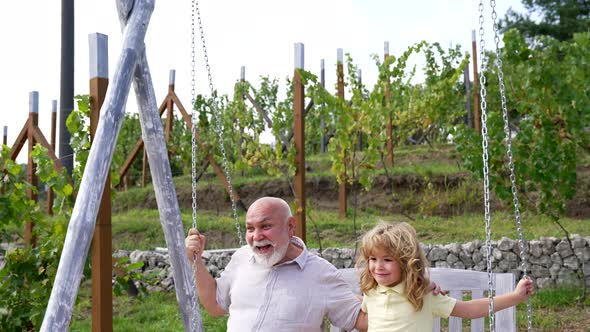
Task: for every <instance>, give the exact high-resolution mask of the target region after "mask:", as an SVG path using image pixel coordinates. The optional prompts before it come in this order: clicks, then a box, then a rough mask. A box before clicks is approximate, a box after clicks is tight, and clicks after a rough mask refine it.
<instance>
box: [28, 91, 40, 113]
mask: <svg viewBox="0 0 590 332" xmlns="http://www.w3.org/2000/svg"><path fill="white" fill-rule="evenodd" d="M29 113H39V92H38V91H31V92H29Z"/></svg>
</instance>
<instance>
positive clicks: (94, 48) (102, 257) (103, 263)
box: [88, 33, 113, 332]
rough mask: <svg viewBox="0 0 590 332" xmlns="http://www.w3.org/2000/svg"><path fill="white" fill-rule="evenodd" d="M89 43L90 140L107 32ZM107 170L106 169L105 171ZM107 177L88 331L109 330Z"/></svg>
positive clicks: (103, 81) (103, 86)
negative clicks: (90, 325)
mask: <svg viewBox="0 0 590 332" xmlns="http://www.w3.org/2000/svg"><path fill="white" fill-rule="evenodd" d="M88 41H89V44H90V52H89V54H90V101H91V103H90V137H91V142H93V141H94V138H95V134H96V129H97V127H98V121H99V118H100V110H101V108H102V105H103V103H104V99H105V96H106V92H107V88H108V85H109V63H108V36H107V35H103V34H100V33H93V34H90V35H88ZM109 173H110V172H109ZM111 227H112V226H111V177H110V175H107V177H106V181H105V184H104V191H103V193H102V199H101V201H100V207H99V209H98V217H97V218H96V226H95V229H94V237H93V239H92V249H91V255H92V257H91V259H92V331H93V332H102V331H105V332H111V331H113V294H112V275H113V268H112V267H113V262H112V251H113V248H112V229H111Z"/></svg>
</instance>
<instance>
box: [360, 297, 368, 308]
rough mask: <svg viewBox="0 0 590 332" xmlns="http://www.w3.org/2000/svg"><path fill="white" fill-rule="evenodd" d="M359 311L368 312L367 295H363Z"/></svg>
mask: <svg viewBox="0 0 590 332" xmlns="http://www.w3.org/2000/svg"><path fill="white" fill-rule="evenodd" d="M361 310H362V311H363V312H368V311H367V294H363V304H362V305H361Z"/></svg>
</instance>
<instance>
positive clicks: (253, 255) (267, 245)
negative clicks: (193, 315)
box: [185, 197, 367, 332]
mask: <svg viewBox="0 0 590 332" xmlns="http://www.w3.org/2000/svg"><path fill="white" fill-rule="evenodd" d="M294 230H295V218H294V217H293V216H292V215H291V210H290V209H289V205H288V204H287V203H286V202H285V201H284V200H282V199H279V198H273V197H263V198H260V199H258V200H257V201H255V202H254V203H252V205H251V206H250V208H249V209H248V212H247V213H246V241H247V242H248V246H244V247H242V248H240V249H239V250H238V251H236V252H235V253H234V254H233V256H232V258H231V261H230V262H229V264H228V265H227V267H226V268H225V270H224V271H223V272H222V273H221V276H220V277H219V278H218V279H217V280H216V279H214V278H213V277H212V276H211V275H210V274H209V272H208V271H207V268H206V267H205V264H204V263H203V260H202V259H201V254H202V252H203V248H204V246H205V237H204V236H203V235H201V234H199V233H198V232H197V231H196V230H194V229H191V230H190V231H189V235H188V237H187V238H186V241H185V244H186V251H187V255H188V256H189V257H190V260H192V259H193V257H196V263H197V268H196V269H197V272H196V279H197V291H198V293H199V299H200V301H201V303H202V304H203V306H204V307H205V309H206V310H207V311H208V312H209V313H210V314H211V315H213V316H221V315H223V314H225V313H228V312H229V319H228V322H227V330H228V331H273V332H274V331H321V326H322V323H323V320H324V317H328V319H329V320H330V322H332V324H334V325H336V326H340V327H342V328H345V329H348V330H351V329H352V328H353V327H356V328H359V329H363V330H364V329H366V328H367V317H366V314H365V313H363V312H361V310H360V308H361V303H360V302H359V300H358V299H357V298H356V297H355V295H354V294H353V293H352V291H351V290H350V286H348V284H347V283H346V282H344V281H343V280H342V279H341V278H340V277H339V276H338V273H337V269H336V268H335V267H334V266H333V265H332V264H330V263H329V262H328V261H326V260H324V259H322V258H320V257H318V256H316V255H313V254H310V253H309V252H308V251H307V248H306V247H305V244H304V243H303V241H302V240H301V239H299V238H297V237H295V236H294Z"/></svg>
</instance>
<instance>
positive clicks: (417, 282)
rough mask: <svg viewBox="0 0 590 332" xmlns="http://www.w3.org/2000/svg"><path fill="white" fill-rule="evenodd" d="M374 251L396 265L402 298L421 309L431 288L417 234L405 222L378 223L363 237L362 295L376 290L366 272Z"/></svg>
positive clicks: (361, 255)
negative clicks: (380, 253)
mask: <svg viewBox="0 0 590 332" xmlns="http://www.w3.org/2000/svg"><path fill="white" fill-rule="evenodd" d="M377 250H383V251H385V252H387V253H389V255H391V257H392V258H393V259H395V260H396V261H397V262H398V263H399V266H400V269H401V275H402V280H401V282H403V283H404V284H405V286H404V289H405V295H406V297H407V298H408V301H410V303H411V304H412V305H413V306H414V308H415V309H416V310H420V309H422V305H423V303H424V300H423V299H424V295H425V294H426V289H427V288H428V285H429V284H430V281H429V280H428V275H427V271H426V268H427V267H428V266H429V265H430V264H429V263H428V260H426V256H425V255H424V251H423V250H422V248H421V247H420V243H419V242H418V239H417V237H416V230H415V229H414V228H413V227H412V226H411V225H410V224H408V223H405V222H399V223H386V222H380V223H378V224H377V225H376V226H375V227H373V229H371V230H370V231H368V232H367V233H366V234H365V235H364V236H363V239H362V243H361V249H360V255H359V258H358V260H357V267H358V268H360V269H361V276H360V288H361V291H362V292H363V293H365V294H366V293H367V292H368V291H369V290H371V289H373V288H375V287H377V281H376V280H375V278H373V276H372V275H371V272H370V271H369V257H370V256H372V255H374V253H375V251H377Z"/></svg>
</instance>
